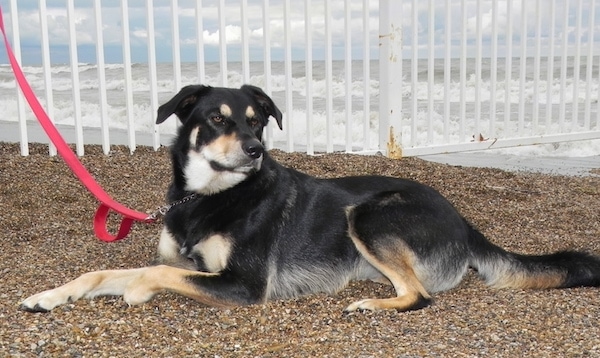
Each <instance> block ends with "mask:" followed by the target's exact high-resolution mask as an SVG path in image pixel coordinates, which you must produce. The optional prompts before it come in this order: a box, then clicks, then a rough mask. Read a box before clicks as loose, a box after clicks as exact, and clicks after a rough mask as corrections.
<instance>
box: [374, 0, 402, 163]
mask: <svg viewBox="0 0 600 358" xmlns="http://www.w3.org/2000/svg"><path fill="white" fill-rule="evenodd" d="M401 11H402V2H401V1H397V0H382V1H380V2H379V148H380V149H381V150H382V151H383V150H387V156H388V157H390V158H396V159H398V158H401V157H402V26H401V23H400V19H401V16H400V13H401ZM384 145H385V146H386V147H385V148H384V147H383V146H384Z"/></svg>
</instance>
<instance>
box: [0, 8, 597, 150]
mask: <svg viewBox="0 0 600 358" xmlns="http://www.w3.org/2000/svg"><path fill="white" fill-rule="evenodd" d="M0 4H1V5H2V8H3V11H4V15H5V19H4V20H5V23H6V25H7V26H8V28H9V31H10V34H9V35H11V36H12V45H13V48H14V50H15V52H16V54H17V57H18V58H19V59H20V61H22V63H23V64H24V65H25V73H26V75H27V78H28V79H29V80H30V82H31V83H32V85H33V87H34V90H35V91H36V93H37V94H38V96H39V98H40V99H41V101H42V102H43V104H44V105H45V107H46V109H47V112H48V113H49V115H50V117H51V118H54V120H55V121H56V123H57V124H58V125H59V128H60V129H61V131H63V133H64V134H65V135H66V137H67V140H69V141H70V142H73V143H75V144H76V150H77V153H78V154H79V155H83V154H84V144H88V143H97V144H101V145H102V146H103V148H104V151H105V152H106V153H108V152H109V151H110V146H111V145H112V144H127V145H128V146H129V147H130V148H131V150H132V151H133V150H134V149H135V147H136V146H137V145H140V144H143V145H151V146H153V147H155V148H157V147H158V146H160V145H162V144H168V142H169V140H170V137H171V136H172V135H173V133H174V131H175V128H176V126H175V121H171V122H172V123H167V125H165V126H161V127H157V126H155V125H154V116H155V113H156V109H157V108H158V105H159V104H160V103H161V102H164V101H166V100H167V99H168V98H170V96H172V95H173V94H174V93H175V92H176V91H177V90H178V89H179V88H180V87H181V86H183V85H186V84H190V83H204V84H209V85H223V86H239V85H241V84H243V83H251V84H254V85H258V86H260V87H262V88H264V89H265V90H266V91H267V92H268V93H270V94H271V95H272V97H273V98H274V100H275V101H276V103H277V104H278V105H279V106H280V107H281V109H282V111H283V112H284V121H285V122H284V131H283V132H279V130H278V129H273V128H274V126H271V127H270V128H268V129H267V136H266V138H267V143H268V145H269V146H270V147H277V148H281V149H284V150H288V151H306V152H307V153H315V152H318V151H326V152H331V151H338V150H340V151H346V152H363V153H370V152H376V151H382V152H386V153H387V154H388V155H391V156H396V155H420V154H429V153H440V152H447V151H461V150H473V149H485V148H497V147H503V146H515V145H527V144H535V143H548V142H559V141H567V140H581V139H593V138H600V111H599V110H598V99H599V98H598V90H599V83H600V75H599V70H598V68H599V66H600V57H599V56H598V55H599V54H598V50H599V46H598V42H599V41H600V31H598V30H597V29H598V28H599V26H600V19H597V18H598V17H599V16H600V9H598V6H597V5H596V1H595V0H564V1H559V0H531V1H496V0H445V1H433V0H428V1H427V2H425V1H419V0H389V1H374V0H344V1H328V0H305V1H291V0H270V1H269V0H260V1H259V0H236V1H225V0H214V1H208V0H203V1H199V0H198V1H191V0H187V1H184V0H179V1H177V0H170V1H166V0H164V1H163V0H154V1H151V0H149V1H135V0H129V1H126V0H124V1H120V2H113V1H100V0H87V1H77V2H75V1H74V0H66V1H65V3H64V4H63V5H56V4H55V3H54V2H53V3H52V5H53V7H49V6H48V5H47V4H46V1H45V0H40V1H39V2H38V3H32V2H19V4H17V1H16V0H1V1H0ZM17 14H18V16H17ZM5 63H7V61H6V57H5V55H4V54H3V52H2V51H0V108H2V110H3V112H4V113H5V116H4V118H3V119H2V120H0V140H4V141H20V143H21V149H22V153H23V154H24V155H26V154H27V153H28V149H27V144H28V143H29V142H30V141H40V140H41V141H44V139H43V138H42V139H40V137H41V136H40V134H39V133H38V132H39V130H38V129H37V126H36V125H35V123H34V121H35V120H34V119H33V118H32V116H31V114H29V111H28V110H27V109H26V108H25V106H24V104H23V101H22V100H21V99H20V98H19V96H18V95H17V93H18V91H17V90H15V89H14V88H15V87H16V86H15V84H14V80H13V79H12V78H11V77H10V76H11V74H10V71H9V67H8V65H5ZM50 153H51V154H54V153H55V151H54V149H53V148H52V147H51V146H50Z"/></svg>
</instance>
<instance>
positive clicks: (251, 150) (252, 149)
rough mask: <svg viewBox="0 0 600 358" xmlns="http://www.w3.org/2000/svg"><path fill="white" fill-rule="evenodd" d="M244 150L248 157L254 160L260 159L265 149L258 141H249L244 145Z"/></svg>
mask: <svg viewBox="0 0 600 358" xmlns="http://www.w3.org/2000/svg"><path fill="white" fill-rule="evenodd" d="M242 149H243V150H244V153H246V155H247V156H249V157H250V158H252V159H258V158H260V156H261V155H263V153H264V151H265V148H264V147H263V145H262V144H261V143H260V142H259V141H257V140H249V141H246V142H244V144H242Z"/></svg>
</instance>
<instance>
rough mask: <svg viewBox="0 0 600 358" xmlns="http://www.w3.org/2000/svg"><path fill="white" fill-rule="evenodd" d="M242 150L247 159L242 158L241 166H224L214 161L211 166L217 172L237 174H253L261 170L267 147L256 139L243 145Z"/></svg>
mask: <svg viewBox="0 0 600 358" xmlns="http://www.w3.org/2000/svg"><path fill="white" fill-rule="evenodd" d="M242 150H243V152H244V155H245V158H240V159H241V160H240V163H239V165H232V166H229V165H223V164H221V163H218V162H216V161H214V160H211V161H210V166H211V168H212V169H213V170H215V171H219V172H221V171H229V172H237V173H248V174H249V173H251V172H254V171H258V170H260V167H261V164H262V160H263V154H264V153H265V147H264V146H263V145H262V143H261V142H259V141H258V140H256V139H250V140H247V141H245V142H244V143H242Z"/></svg>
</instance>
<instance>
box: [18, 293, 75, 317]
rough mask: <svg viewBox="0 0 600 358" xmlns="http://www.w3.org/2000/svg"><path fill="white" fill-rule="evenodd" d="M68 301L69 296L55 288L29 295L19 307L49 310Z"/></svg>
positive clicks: (29, 310)
mask: <svg viewBox="0 0 600 358" xmlns="http://www.w3.org/2000/svg"><path fill="white" fill-rule="evenodd" d="M67 302H69V297H64V296H63V295H61V294H60V292H58V290H56V289H54V290H48V291H44V292H40V293H36V294H35V295H33V296H30V297H28V298H27V299H25V300H24V301H23V302H21V305H20V306H19V308H20V309H21V310H23V311H27V312H49V311H50V310H52V309H53V308H55V307H56V306H60V305H62V304H65V303H67Z"/></svg>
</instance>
